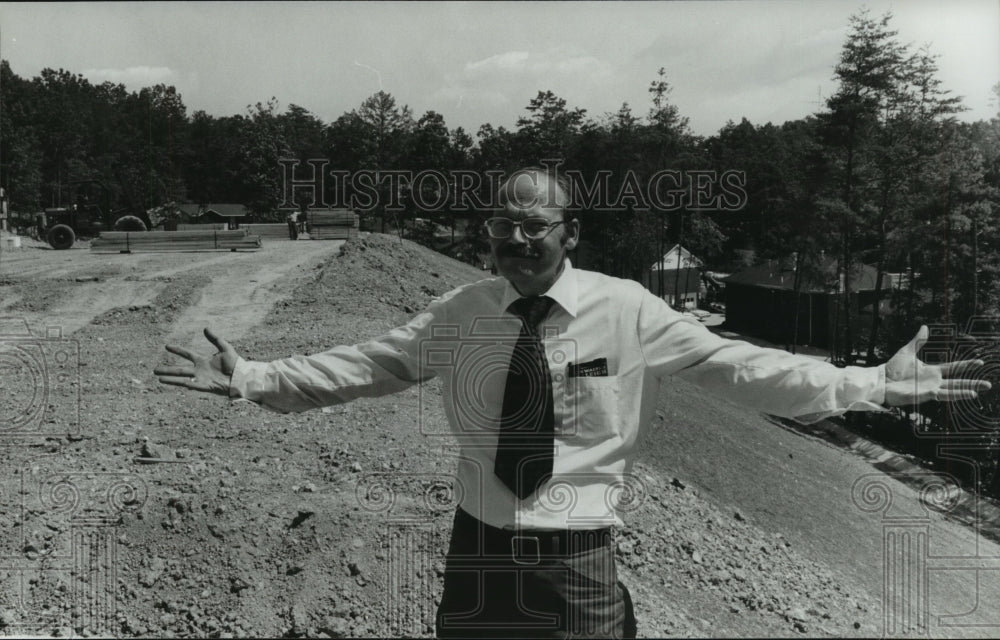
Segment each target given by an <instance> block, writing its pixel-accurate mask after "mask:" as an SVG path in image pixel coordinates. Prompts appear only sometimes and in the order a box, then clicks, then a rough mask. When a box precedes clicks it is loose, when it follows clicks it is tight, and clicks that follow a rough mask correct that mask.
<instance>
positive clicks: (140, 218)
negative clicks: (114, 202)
mask: <svg viewBox="0 0 1000 640" xmlns="http://www.w3.org/2000/svg"><path fill="white" fill-rule="evenodd" d="M70 184H73V185H96V186H97V187H98V188H99V189H100V191H101V193H102V196H103V200H104V205H105V206H104V207H101V206H100V205H99V204H97V203H95V202H92V201H91V199H90V194H89V189H81V190H79V193H78V195H77V203H76V204H74V205H72V206H70V207H50V208H48V209H45V210H44V211H41V212H39V213H36V214H35V229H36V231H37V233H38V238H39V239H44V240H45V241H46V242H48V243H49V246H51V247H52V248H53V249H59V250H63V249H69V248H70V247H72V246H73V245H74V244H75V243H76V240H77V238H78V237H90V238H94V237H97V236H99V235H101V231H108V230H115V231H146V230H147V229H149V222H148V219H145V218H146V215H145V213H139V214H138V215H136V214H135V213H128V211H127V210H125V211H121V210H119V211H117V212H112V211H111V209H110V197H109V194H110V190H109V189H108V187H107V186H106V185H105V184H104V183H103V182H101V181H100V180H73V181H71V183H70Z"/></svg>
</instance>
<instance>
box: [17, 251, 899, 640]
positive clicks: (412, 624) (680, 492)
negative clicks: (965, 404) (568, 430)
mask: <svg viewBox="0 0 1000 640" xmlns="http://www.w3.org/2000/svg"><path fill="white" fill-rule="evenodd" d="M271 246H272V248H270V249H268V248H267V247H265V250H264V251H261V252H258V253H252V254H232V255H228V254H227V255H218V254H199V255H197V256H195V255H193V254H185V256H183V257H182V256H176V255H174V256H169V255H164V254H148V255H145V256H142V255H138V254H137V255H135V256H122V257H121V258H122V259H121V260H116V259H108V258H107V257H104V258H103V259H101V260H98V259H95V258H94V257H93V256H91V255H90V254H89V253H84V252H74V251H71V252H68V253H69V257H68V258H67V257H66V255H65V253H66V252H60V253H56V252H45V251H43V250H35V253H34V255H33V256H30V255H22V256H20V257H19V258H18V259H17V260H14V261H11V262H8V263H3V262H2V261H0V300H3V301H4V302H3V303H2V304H3V305H4V308H3V309H2V310H0V314H3V315H19V316H23V317H26V318H27V319H28V320H29V322H30V324H31V325H32V327H37V326H40V324H41V323H43V322H44V321H45V319H46V317H48V316H52V317H56V318H61V319H63V320H66V319H67V318H69V319H70V320H73V321H74V322H70V323H69V327H70V328H71V329H72V336H71V337H72V339H73V340H75V341H76V342H78V344H79V350H80V369H79V370H80V372H81V375H80V387H81V391H82V393H81V396H80V397H81V405H80V411H79V420H80V425H79V428H78V429H76V430H75V433H73V431H74V430H73V429H72V428H71V425H70V428H67V425H64V424H61V423H59V422H58V420H53V421H52V422H50V423H44V424H43V425H42V426H41V427H40V430H41V431H42V432H43V433H41V434H40V435H39V436H37V437H34V438H22V439H19V440H16V441H10V442H7V441H4V442H6V444H5V445H4V448H3V454H2V455H5V456H7V458H6V460H7V461H5V462H4V463H3V468H2V470H3V472H4V474H3V478H4V480H3V482H4V484H3V485H2V486H0V501H2V503H3V504H2V505H0V506H2V507H3V508H4V509H5V510H7V509H9V511H8V512H9V513H20V514H21V515H20V516H19V518H17V519H15V520H14V521H13V522H9V523H8V524H7V525H4V526H3V527H0V543H2V545H3V546H2V548H0V549H2V553H0V563H2V564H0V632H3V633H7V634H10V635H25V634H26V633H56V632H58V633H63V634H67V633H73V632H75V633H80V634H84V635H89V634H94V633H97V634H103V635H109V634H110V635H117V636H126V637H133V636H139V637H164V636H166V637H170V636H173V637H205V636H207V637H234V636H235V637H252V636H286V637H300V636H313V637H315V636H319V637H347V636H399V635H404V636H421V637H427V636H430V635H432V626H431V625H432V622H433V611H434V607H435V604H436V601H437V598H438V596H439V593H440V587H441V585H440V572H441V566H442V559H443V554H444V550H445V544H446V541H447V535H448V533H449V526H450V518H451V515H452V509H453V506H452V504H451V501H450V500H451V497H452V496H451V495H450V493H449V485H448V480H449V478H450V473H451V471H452V470H453V469H454V466H455V461H454V457H453V455H454V451H453V449H452V445H453V443H452V442H450V441H449V439H448V438H442V437H424V436H421V434H420V433H419V431H420V430H419V428H418V416H421V417H422V419H424V420H428V421H430V422H429V424H432V425H437V426H439V427H443V425H444V416H443V413H442V410H441V407H440V403H439V402H437V401H436V400H435V399H436V398H437V397H438V396H439V394H440V389H439V387H437V386H435V385H436V384H437V383H435V382H432V383H430V384H429V385H427V386H426V387H425V388H424V389H423V390H422V392H418V390H417V389H416V388H414V389H410V390H408V391H406V392H403V393H401V394H397V395H395V396H392V397H386V398H380V399H373V400H366V401H360V402H356V403H353V404H350V405H346V406H341V407H334V408H330V409H328V410H325V411H314V412H309V413H306V414H301V415H278V414H274V413H270V412H267V411H264V410H261V409H259V408H257V407H255V406H253V405H251V404H249V403H245V402H236V403H229V402H226V401H224V400H221V399H219V398H216V397H205V396H200V395H197V394H194V393H191V392H186V391H183V390H180V389H176V388H172V387H165V386H162V385H159V384H158V383H157V382H156V380H155V378H154V377H153V376H152V373H151V371H152V369H153V367H154V366H155V365H156V364H157V363H159V362H161V361H165V360H166V359H167V357H168V355H167V354H166V353H165V352H164V351H163V344H164V343H165V342H166V341H168V340H171V341H173V340H180V341H182V342H188V343H191V344H200V343H199V342H198V341H199V340H200V338H198V337H197V333H196V332H197V330H198V329H199V328H200V327H199V325H201V324H202V323H204V322H210V323H211V324H212V325H213V326H214V327H215V328H216V329H218V330H219V332H220V333H221V334H222V335H224V336H226V337H228V338H230V339H231V341H232V342H233V344H234V346H235V347H236V348H237V350H238V351H240V353H241V354H243V355H244V356H245V357H247V358H250V359H257V360H266V359H272V358H278V357H283V356H287V355H291V354H295V353H303V352H315V351H320V350H323V349H326V348H329V347H331V346H334V345H336V344H342V343H352V342H356V341H359V340H363V339H365V338H367V337H371V336H374V335H377V334H378V333H380V332H382V331H384V330H386V329H389V328H391V327H392V326H395V325H397V324H399V323H401V322H404V321H405V320H406V319H407V318H408V317H410V316H411V315H412V314H413V313H414V312H416V311H418V310H419V309H421V308H422V307H423V306H425V305H426V304H427V303H428V302H429V301H430V300H432V299H433V298H434V297H435V296H437V295H440V294H442V293H444V292H446V291H448V290H450V289H452V288H453V287H455V286H458V285H460V284H462V283H465V282H470V281H473V280H476V279H479V278H482V277H484V274H483V272H481V271H478V270H476V269H473V268H471V267H469V266H467V265H463V264H460V263H458V262H455V261H452V260H449V259H447V258H444V257H442V256H440V255H438V254H435V253H433V252H432V251H430V250H427V249H425V248H423V247H420V246H418V245H416V244H413V243H410V242H407V241H401V240H399V239H398V238H395V237H391V236H382V235H377V234H362V236H361V238H359V239H358V240H357V241H352V242H350V243H348V244H347V245H345V246H344V248H343V251H342V252H341V251H337V250H336V248H337V245H334V244H333V243H324V242H296V243H292V242H284V243H272V245H271ZM115 258H117V257H115ZM46 260H48V261H51V262H48V263H47V262H46ZM81 274H82V275H84V276H91V275H93V276H97V277H98V280H97V282H77V280H76V278H77V277H78V276H80V275H81ZM139 283H141V286H140V284H139ZM82 287H88V289H87V290H82V289H81V288H82ZM102 287H103V288H102ZM112 292H120V295H117V296H115V295H111V293H112ZM11 300H13V302H8V301H11ZM72 300H78V301H80V300H86V301H88V303H87V304H84V305H83V307H82V309H83V310H81V311H80V312H79V316H74V315H73V314H74V312H72V311H68V310H67V309H68V308H69V307H68V306H65V305H71V303H70V302H69V301H72ZM72 304H75V303H72ZM84 319H85V321H84ZM67 334H69V332H68V331H67ZM203 346H204V348H207V343H205V344H204V345H203ZM693 393H696V392H693ZM70 397H72V396H70ZM691 397H694V398H695V399H697V396H691ZM64 401H65V400H64ZM671 411H672V410H671V409H670V408H669V406H667V405H664V409H663V410H662V411H661V414H660V415H661V417H660V421H662V422H664V423H665V424H671V423H673V422H675V421H676V420H677V417H678V416H677V415H675V414H673V413H671ZM726 411H729V410H728V409H727V410H726ZM69 413H70V414H72V412H69ZM59 415H66V412H65V411H64V412H63V413H62V414H59ZM709 418H710V417H709ZM755 419H758V420H760V418H755ZM435 430H436V431H439V430H440V429H435ZM67 432H71V433H69V434H67ZM664 433H669V431H665V432H664ZM787 437H788V438H793V437H795V436H793V435H791V434H787ZM649 443H650V446H651V447H658V446H664V447H666V446H673V443H671V442H669V441H667V442H664V440H663V439H662V438H658V437H652V438H650V440H649ZM700 446H701V445H700V444H699V443H698V442H695V443H693V444H690V451H688V452H686V453H684V454H682V455H685V456H690V457H691V458H692V459H697V458H698V456H700V455H701V454H702V451H699V447H700ZM748 446H752V443H749V444H748ZM815 446H820V447H821V448H822V445H815ZM824 450H825V449H824ZM671 455H675V454H674V453H671ZM818 455H819V454H818ZM667 457H669V456H666V455H659V454H658V453H657V451H655V450H654V451H650V452H649V453H648V454H647V455H646V456H644V458H643V459H642V461H641V462H640V464H639V465H638V471H639V474H640V477H641V478H643V481H644V482H643V487H644V490H643V495H642V496H640V499H638V500H637V501H636V503H635V504H636V506H635V509H634V511H633V512H632V513H631V514H630V517H629V527H628V528H627V529H626V530H625V531H623V532H622V533H621V535H620V536H619V540H618V553H619V559H620V560H621V567H622V575H623V580H624V581H625V582H626V584H627V585H628V586H629V587H630V588H631V590H632V593H633V596H634V598H635V601H636V608H637V613H638V615H639V631H640V634H641V635H643V636H647V637H649V636H653V637H659V636H665V635H674V636H795V635H801V634H807V635H810V636H813V635H831V636H857V635H881V618H880V616H881V610H880V605H879V603H878V601H877V599H876V598H875V597H874V595H873V590H872V589H871V584H872V582H871V581H870V580H868V579H859V572H860V573H862V574H864V573H865V572H876V573H879V572H881V567H878V566H871V567H854V568H853V569H851V570H845V568H844V566H843V563H838V562H831V561H829V558H825V557H824V556H822V555H821V554H816V553H812V552H811V551H810V549H809V547H808V546H807V545H802V544H799V541H800V540H801V537H799V536H798V534H797V533H792V532H784V533H782V532H780V531H774V530H773V529H772V528H770V527H766V526H760V525H759V524H758V519H759V518H761V517H766V514H765V515H764V516H761V515H759V514H757V513H755V514H754V515H753V516H751V517H748V516H747V514H746V512H745V511H746V510H742V511H741V510H740V508H734V507H731V506H726V505H727V504H731V503H730V502H729V500H728V497H729V496H724V497H723V498H722V499H721V500H720V499H717V497H715V498H713V500H714V502H713V501H710V500H707V499H706V498H705V496H704V495H702V494H700V493H699V491H698V490H697V488H696V487H695V486H694V484H693V483H692V482H691V481H689V480H688V479H687V478H686V477H685V476H684V474H682V473H679V472H672V471H671V470H670V469H667V468H663V467H664V466H665V465H666V464H667V462H665V460H666V458H667ZM150 460H157V462H150ZM69 477H71V478H72V482H71V483H70V484H72V485H73V487H74V490H75V491H76V495H77V498H76V501H75V502H73V501H70V502H72V504H71V505H70V506H69V507H67V506H66V501H67V500H68V498H65V499H63V501H62V502H60V501H57V500H54V498H52V495H56V494H55V493H52V494H51V495H50V494H47V493H45V492H44V491H43V489H44V488H45V487H49V488H51V483H50V484H48V485H47V484H46V482H47V481H46V478H69ZM106 477H115V478H119V479H121V478H125V479H126V480H127V483H126V484H129V485H130V486H132V487H133V488H134V490H133V491H132V493H131V494H128V495H127V496H126V497H125V498H121V499H119V500H118V502H117V503H116V506H117V508H116V509H113V510H111V512H112V513H113V519H112V520H111V521H109V522H106V523H104V524H103V525H101V526H103V528H101V529H100V530H99V532H98V534H95V535H99V536H100V535H105V534H109V535H110V538H108V536H107V535H105V538H101V539H102V540H104V542H103V543H102V544H105V545H106V546H107V547H108V548H113V551H114V553H113V554H110V555H106V556H105V557H106V558H108V560H107V562H106V564H107V565H108V566H103V565H101V566H98V564H91V565H86V564H85V565H79V564H76V565H74V564H73V562H76V560H72V558H75V557H76V556H75V555H74V553H75V552H74V551H73V549H75V548H76V547H75V546H74V545H77V546H79V544H78V542H77V541H76V539H75V538H73V537H72V536H73V535H75V534H74V533H73V532H74V531H79V530H80V527H81V526H83V525H81V524H80V523H81V522H83V521H82V520H81V519H80V515H81V513H82V512H83V511H84V507H81V506H80V505H81V504H82V505H88V504H96V503H93V502H88V500H89V499H90V498H87V496H88V495H91V494H93V495H95V496H97V494H100V492H101V491H104V492H105V493H104V494H100V495H105V497H106V498H107V499H106V500H105V501H106V502H110V501H111V500H110V497H108V496H112V493H113V492H112V491H111V490H109V489H107V488H106V487H105V486H104V485H103V484H101V483H102V482H103V480H102V479H104V478H106ZM56 484H58V483H56ZM88 491H89V492H90V493H88ZM59 495H63V494H59ZM46 496H48V497H46ZM99 498H100V496H97V497H94V498H92V500H96V501H98V502H100V500H99ZM100 504H104V503H100ZM24 505H27V507H25V506H24ZM802 508H803V509H806V508H809V507H808V506H806V505H803V506H802ZM88 526H92V525H88ZM782 526H784V524H783V525H782ZM830 526H831V527H833V528H836V527H838V526H839V525H838V524H837V523H836V522H831V523H830ZM89 530H93V529H88V531H89ZM106 538H108V539H106ZM790 540H792V541H795V544H793V543H792V542H790ZM67 558H71V560H67ZM847 562H848V563H850V559H847ZM67 567H68V568H67ZM74 567H75V569H74ZM102 567H103V568H102ZM98 574H100V575H101V576H106V575H110V579H109V581H108V585H109V586H108V587H107V594H113V597H110V599H109V598H105V599H104V600H103V602H104V603H105V605H106V606H105V607H104V609H102V610H100V611H98V610H96V609H94V607H93V606H91V605H90V604H87V603H88V602H91V601H93V599H94V598H95V597H97V599H98V600H100V597H99V595H98V596H93V593H91V595H90V596H87V597H79V595H78V594H79V593H81V590H82V591H83V592H87V589H90V590H91V592H93V591H94V589H97V587H95V586H94V585H95V584H96V583H97V575H98ZM98 586H99V585H98ZM98 591H99V589H98ZM85 595H86V594H85ZM88 598H90V599H89V600H88ZM88 607H89V608H88Z"/></svg>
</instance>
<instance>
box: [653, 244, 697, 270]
mask: <svg viewBox="0 0 1000 640" xmlns="http://www.w3.org/2000/svg"><path fill="white" fill-rule="evenodd" d="M678 246H679V245H676V244H675V245H674V246H672V247H670V250H669V251H667V252H666V253H664V254H663V257H662V258H660V259H659V260H657V261H656V262H654V263H653V264H652V266H650V267H649V268H650V270H651V271H659V270H660V269H677V268H678V266H677V262H678V261H677V253H678V251H677V249H678ZM680 258H681V259H680V267H681V268H687V267H700V266H701V260H699V259H698V258H697V257H696V256H694V255H693V254H692V253H691V252H690V251H688V250H687V249H685V248H684V247H680Z"/></svg>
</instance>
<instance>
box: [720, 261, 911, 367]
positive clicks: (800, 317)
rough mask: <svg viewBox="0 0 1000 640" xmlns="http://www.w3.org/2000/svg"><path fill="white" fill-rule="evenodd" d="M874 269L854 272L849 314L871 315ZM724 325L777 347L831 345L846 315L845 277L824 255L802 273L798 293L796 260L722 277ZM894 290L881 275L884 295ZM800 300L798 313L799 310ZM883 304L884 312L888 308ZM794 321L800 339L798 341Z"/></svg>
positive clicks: (858, 268) (857, 267)
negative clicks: (839, 321)
mask: <svg viewBox="0 0 1000 640" xmlns="http://www.w3.org/2000/svg"><path fill="white" fill-rule="evenodd" d="M877 274H878V271H877V270H876V269H875V267H873V266H871V265H866V264H858V265H855V267H854V268H853V269H852V271H851V277H850V284H851V298H850V305H851V313H852V314H854V315H855V316H857V317H863V316H864V315H865V314H866V312H867V314H868V315H869V317H870V314H871V310H872V306H873V304H874V302H875V279H876V277H877ZM724 282H725V285H726V288H725V297H726V326H727V327H729V328H732V330H734V331H740V332H744V333H747V334H749V335H754V336H758V337H761V338H764V339H766V340H769V341H771V342H775V343H779V344H781V343H784V344H791V343H792V342H793V341H794V342H796V343H797V344H808V345H812V346H816V347H821V348H828V347H830V346H831V345H832V343H833V339H834V336H835V331H836V326H837V321H838V315H842V313H843V311H842V310H841V306H840V305H841V304H843V297H844V296H843V294H844V279H843V276H838V274H837V260H836V259H834V258H832V257H826V256H824V257H823V258H822V259H821V260H820V264H819V265H818V267H817V268H816V269H812V270H810V271H809V272H808V274H807V272H806V271H805V270H804V271H803V274H802V282H801V283H800V286H799V294H798V296H796V292H795V266H794V261H793V260H788V261H784V262H783V261H779V260H770V261H768V262H765V263H763V264H760V265H757V266H755V267H750V268H748V269H745V270H743V271H740V272H739V273H734V274H733V275H731V276H729V277H727V278H725V279H724ZM891 286H892V282H891V279H890V277H889V275H888V274H882V292H883V294H888V293H889V291H890V287H891ZM796 297H797V298H798V309H796ZM884 308H885V305H884V301H883V304H882V305H881V306H880V309H884ZM796 323H797V324H798V335H797V338H796Z"/></svg>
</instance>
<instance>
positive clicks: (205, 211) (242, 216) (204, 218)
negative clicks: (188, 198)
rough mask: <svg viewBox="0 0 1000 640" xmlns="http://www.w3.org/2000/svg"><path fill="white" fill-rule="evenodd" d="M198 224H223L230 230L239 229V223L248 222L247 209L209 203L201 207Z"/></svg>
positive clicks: (238, 205)
mask: <svg viewBox="0 0 1000 640" xmlns="http://www.w3.org/2000/svg"><path fill="white" fill-rule="evenodd" d="M198 222H200V223H206V224H212V223H219V222H224V223H226V226H227V227H228V228H230V229H239V228H240V223H241V222H249V220H248V219H247V208H246V207H245V206H244V205H242V204H223V203H211V204H206V205H204V206H202V208H201V213H200V214H199V216H198Z"/></svg>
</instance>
